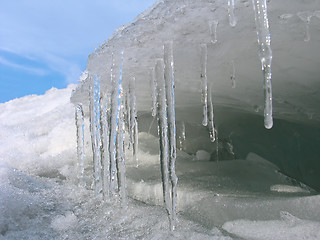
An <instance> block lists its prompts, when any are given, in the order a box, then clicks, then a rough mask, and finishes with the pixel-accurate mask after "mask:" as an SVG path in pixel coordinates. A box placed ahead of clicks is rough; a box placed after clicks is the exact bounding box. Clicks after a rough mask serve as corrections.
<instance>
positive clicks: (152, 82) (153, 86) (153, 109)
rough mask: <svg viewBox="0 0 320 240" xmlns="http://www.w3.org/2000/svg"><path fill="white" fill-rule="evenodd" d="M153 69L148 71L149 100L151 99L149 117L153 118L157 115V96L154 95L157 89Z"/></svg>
mask: <svg viewBox="0 0 320 240" xmlns="http://www.w3.org/2000/svg"><path fill="white" fill-rule="evenodd" d="M154 71H155V70H154V68H152V69H151V71H150V75H151V77H150V87H151V98H152V107H151V115H152V117H155V116H156V115H157V94H156V89H157V80H156V77H155V72H154Z"/></svg>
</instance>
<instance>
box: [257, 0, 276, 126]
mask: <svg viewBox="0 0 320 240" xmlns="http://www.w3.org/2000/svg"><path fill="white" fill-rule="evenodd" d="M252 4H253V10H254V13H255V22H256V30H257V37H258V44H259V57H260V61H261V67H262V72H263V89H264V97H265V103H264V126H265V127H266V128H267V129H270V128H272V126H273V118H272V86H271V61H272V50H271V46H270V42H271V39H270V33H269V20H268V13H267V2H266V0H252Z"/></svg>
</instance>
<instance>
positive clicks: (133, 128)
mask: <svg viewBox="0 0 320 240" xmlns="http://www.w3.org/2000/svg"><path fill="white" fill-rule="evenodd" d="M129 99H130V100H129V105H130V129H129V134H130V143H131V144H132V146H133V159H134V161H135V162H136V164H137V166H138V119H137V109H136V79H135V78H134V77H133V78H131V79H130V81H129Z"/></svg>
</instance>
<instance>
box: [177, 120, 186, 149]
mask: <svg viewBox="0 0 320 240" xmlns="http://www.w3.org/2000/svg"><path fill="white" fill-rule="evenodd" d="M178 129H179V136H178V142H179V150H180V151H183V150H186V145H185V142H186V125H185V123H184V122H181V123H180V124H179V128H178Z"/></svg>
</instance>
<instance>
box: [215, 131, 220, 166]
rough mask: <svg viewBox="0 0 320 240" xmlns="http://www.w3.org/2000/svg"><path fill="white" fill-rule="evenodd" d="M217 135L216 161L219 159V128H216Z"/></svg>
mask: <svg viewBox="0 0 320 240" xmlns="http://www.w3.org/2000/svg"><path fill="white" fill-rule="evenodd" d="M214 133H215V137H216V161H217V162H218V161H219V137H218V129H217V128H215V129H214Z"/></svg>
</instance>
